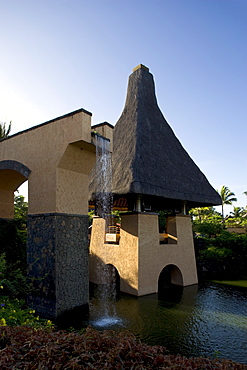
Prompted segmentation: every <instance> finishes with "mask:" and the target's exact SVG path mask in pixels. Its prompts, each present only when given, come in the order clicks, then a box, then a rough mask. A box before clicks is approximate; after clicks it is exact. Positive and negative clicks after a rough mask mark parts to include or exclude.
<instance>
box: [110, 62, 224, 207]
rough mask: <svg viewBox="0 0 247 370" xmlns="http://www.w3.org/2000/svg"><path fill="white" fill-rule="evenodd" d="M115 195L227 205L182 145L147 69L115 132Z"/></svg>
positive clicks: (138, 73)
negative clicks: (136, 195)
mask: <svg viewBox="0 0 247 370" xmlns="http://www.w3.org/2000/svg"><path fill="white" fill-rule="evenodd" d="M112 170H113V193H114V194H122V195H124V194H133V193H136V194H146V195H151V196H158V197H162V198H167V199H174V200H183V201H188V202H192V203H193V204H194V206H200V205H201V206H207V205H217V204H221V199H220V197H219V195H218V193H217V192H216V191H215V190H214V189H213V187H212V186H211V185H210V184H209V182H208V180H207V179H206V177H205V176H204V175H203V173H202V172H201V171H200V169H199V168H198V167H197V165H196V164H195V163H194V162H193V160H192V159H191V158H190V156H189V155H188V153H187V152H186V150H185V149H184V148H183V147H182V145H181V144H180V142H179V140H178V139H177V137H176V136H175V134H174V132H173V131H172V129H171V127H170V126H169V124H168V123H167V121H166V120H165V118H164V116H163V114H162V112H161V111H160V109H159V107H158V105H157V100H156V96H155V87H154V81H153V76H152V74H151V73H149V71H148V69H147V68H143V66H141V67H140V68H138V69H136V70H135V71H134V72H133V73H132V74H131V75H130V77H129V84H128V91H127V98H126V103H125V107H124V110H123V113H122V115H121V117H120V118H119V120H118V122H117V123H116V126H115V128H114V133H113V154H112Z"/></svg>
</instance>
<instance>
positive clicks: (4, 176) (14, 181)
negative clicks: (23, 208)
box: [0, 160, 31, 219]
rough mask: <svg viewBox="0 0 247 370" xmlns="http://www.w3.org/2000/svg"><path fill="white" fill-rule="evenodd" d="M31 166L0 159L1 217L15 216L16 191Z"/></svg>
mask: <svg viewBox="0 0 247 370" xmlns="http://www.w3.org/2000/svg"><path fill="white" fill-rule="evenodd" d="M30 172H31V171H30V170H29V168H27V167H26V166H25V165H23V164H22V163H20V162H17V161H11V160H4V161H0V218H5V219H13V218H14V192H15V191H16V190H17V189H18V188H19V186H20V185H22V184H23V183H24V182H25V181H26V180H27V179H28V176H29V174H30Z"/></svg>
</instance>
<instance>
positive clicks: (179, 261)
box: [89, 213, 198, 296]
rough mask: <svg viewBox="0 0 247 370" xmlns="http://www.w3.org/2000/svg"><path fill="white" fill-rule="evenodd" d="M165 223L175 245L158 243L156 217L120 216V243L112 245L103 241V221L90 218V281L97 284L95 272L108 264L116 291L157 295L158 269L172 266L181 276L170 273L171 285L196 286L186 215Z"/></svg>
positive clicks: (190, 228)
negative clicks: (173, 234)
mask: <svg viewBox="0 0 247 370" xmlns="http://www.w3.org/2000/svg"><path fill="white" fill-rule="evenodd" d="M169 222H171V224H172V227H171V228H170V227H169ZM167 223H168V229H169V230H170V231H171V230H173V231H174V230H175V231H176V235H177V238H178V240H177V243H176V244H173V241H172V243H171V244H160V243H159V229H158V215H157V214H151V213H136V214H123V215H122V225H121V230H120V242H119V245H117V244H115V245H114V244H106V243H105V242H104V232H105V229H104V225H105V221H104V220H103V219H100V218H96V219H94V222H93V229H92V237H91V242H90V263H89V264H90V281H92V282H95V283H100V282H99V281H98V280H97V278H96V275H97V273H98V274H99V275H98V276H100V269H101V268H102V266H103V265H104V264H112V265H114V266H115V267H116V269H117V270H118V273H119V275H120V290H121V291H123V292H126V293H129V294H133V295H139V296H141V295H145V294H151V293H155V292H157V291H158V280H159V276H160V273H161V271H162V269H163V268H164V267H166V266H168V265H175V266H176V267H177V269H178V270H177V271H179V270H180V272H181V274H176V273H174V274H173V275H172V283H174V284H178V285H183V286H187V285H193V284H197V282H198V281H197V271H196V261H195V253H194V243H193V235H192V226H191V219H190V216H183V215H178V216H176V217H170V219H169V218H168V221H167ZM174 271H175V272H176V270H174ZM181 276H182V280H181ZM101 283H103V282H102V281H101Z"/></svg>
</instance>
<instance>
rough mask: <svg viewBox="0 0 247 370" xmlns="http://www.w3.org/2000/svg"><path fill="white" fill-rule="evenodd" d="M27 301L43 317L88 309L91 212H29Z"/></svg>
mask: <svg viewBox="0 0 247 370" xmlns="http://www.w3.org/2000/svg"><path fill="white" fill-rule="evenodd" d="M27 263H28V266H29V271H28V276H29V279H30V282H31V286H32V291H31V294H30V295H29V297H28V304H29V305H30V306H31V307H33V308H34V309H35V310H36V312H37V313H39V314H40V315H42V316H43V317H47V318H51V319H58V320H59V318H60V319H61V320H62V319H63V318H64V317H66V318H67V317H69V318H70V319H71V317H73V318H74V319H76V317H75V316H74V315H71V312H72V311H73V312H74V311H76V312H78V313H79V315H80V317H82V315H84V316H85V313H87V312H88V299H89V291H88V286H89V281H88V216H84V215H73V214H65V213H44V214H38V215H28V247H27Z"/></svg>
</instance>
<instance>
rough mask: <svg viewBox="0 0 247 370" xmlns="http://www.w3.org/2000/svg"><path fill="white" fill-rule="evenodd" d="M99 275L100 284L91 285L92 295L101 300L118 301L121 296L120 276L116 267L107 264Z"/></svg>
mask: <svg viewBox="0 0 247 370" xmlns="http://www.w3.org/2000/svg"><path fill="white" fill-rule="evenodd" d="M99 274H100V283H99V284H98V285H97V284H93V283H91V284H90V290H91V295H92V296H94V297H97V298H99V299H101V300H108V299H116V298H117V297H118V296H119V294H120V275H119V273H118V270H117V269H116V267H115V266H113V265H112V264H106V265H104V266H103V267H102V268H101V269H100V271H99Z"/></svg>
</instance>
